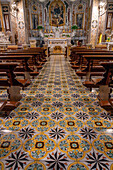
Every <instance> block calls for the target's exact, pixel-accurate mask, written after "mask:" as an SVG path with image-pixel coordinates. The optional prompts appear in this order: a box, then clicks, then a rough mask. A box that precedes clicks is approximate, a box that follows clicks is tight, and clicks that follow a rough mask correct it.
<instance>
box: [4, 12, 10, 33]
mask: <svg viewBox="0 0 113 170" xmlns="http://www.w3.org/2000/svg"><path fill="white" fill-rule="evenodd" d="M4 22H5V29H6V31H11V27H10V19H9V14H4Z"/></svg>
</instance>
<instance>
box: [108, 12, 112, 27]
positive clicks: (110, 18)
mask: <svg viewBox="0 0 113 170" xmlns="http://www.w3.org/2000/svg"><path fill="white" fill-rule="evenodd" d="M111 25H112V13H108V16H107V29H110V28H111Z"/></svg>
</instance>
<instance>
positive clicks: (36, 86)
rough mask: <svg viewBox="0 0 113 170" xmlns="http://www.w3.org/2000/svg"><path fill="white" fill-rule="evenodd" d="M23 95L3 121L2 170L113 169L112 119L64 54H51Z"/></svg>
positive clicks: (3, 94) (0, 133)
mask: <svg viewBox="0 0 113 170" xmlns="http://www.w3.org/2000/svg"><path fill="white" fill-rule="evenodd" d="M0 96H1V97H7V95H6V91H5V90H1V91H0ZM22 96H23V98H22V100H21V105H20V106H19V107H18V108H16V109H15V110H13V111H12V112H11V113H10V115H9V116H7V117H4V118H3V117H2V116H1V117H0V170H7V169H8V170H23V169H25V170H46V169H47V170H48V169H50V170H113V119H112V118H111V117H110V115H109V113H107V112H106V111H105V110H103V109H102V108H101V107H100V106H99V104H98V100H97V93H96V92H89V91H88V90H87V89H86V88H85V87H83V85H82V83H81V81H80V79H79V78H78V77H77V76H76V74H75V72H74V71H73V70H72V69H71V67H70V64H69V62H68V61H67V60H66V59H65V58H64V57H63V56H52V57H51V59H50V60H49V61H48V62H47V63H46V64H45V66H44V67H43V69H42V70H41V72H40V74H39V76H38V77H36V78H35V79H34V80H32V84H31V85H30V86H29V87H27V88H26V89H25V90H24V91H22ZM1 115H2V113H1Z"/></svg>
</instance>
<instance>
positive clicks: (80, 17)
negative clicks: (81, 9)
mask: <svg viewBox="0 0 113 170" xmlns="http://www.w3.org/2000/svg"><path fill="white" fill-rule="evenodd" d="M83 23H84V13H77V14H76V25H77V26H78V29H83Z"/></svg>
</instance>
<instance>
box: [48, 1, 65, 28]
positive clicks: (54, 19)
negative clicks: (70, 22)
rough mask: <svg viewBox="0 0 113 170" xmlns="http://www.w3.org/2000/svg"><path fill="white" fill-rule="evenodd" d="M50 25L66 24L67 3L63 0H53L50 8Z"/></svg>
mask: <svg viewBox="0 0 113 170" xmlns="http://www.w3.org/2000/svg"><path fill="white" fill-rule="evenodd" d="M49 17H50V25H52V26H62V25H65V5H64V4H63V2H62V1H56V0H55V1H53V2H52V3H51V5H50V9H49Z"/></svg>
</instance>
